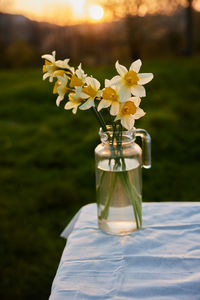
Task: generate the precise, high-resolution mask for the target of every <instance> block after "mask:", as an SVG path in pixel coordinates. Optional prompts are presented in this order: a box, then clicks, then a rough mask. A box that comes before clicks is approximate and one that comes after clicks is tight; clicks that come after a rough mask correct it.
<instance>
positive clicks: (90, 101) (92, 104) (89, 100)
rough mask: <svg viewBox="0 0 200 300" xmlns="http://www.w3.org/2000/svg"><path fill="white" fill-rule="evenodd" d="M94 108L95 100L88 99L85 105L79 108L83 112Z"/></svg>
mask: <svg viewBox="0 0 200 300" xmlns="http://www.w3.org/2000/svg"><path fill="white" fill-rule="evenodd" d="M92 106H95V105H94V99H88V100H87V101H86V102H85V103H83V104H82V105H81V106H80V107H79V108H80V109H81V110H86V109H89V108H91V107H92Z"/></svg>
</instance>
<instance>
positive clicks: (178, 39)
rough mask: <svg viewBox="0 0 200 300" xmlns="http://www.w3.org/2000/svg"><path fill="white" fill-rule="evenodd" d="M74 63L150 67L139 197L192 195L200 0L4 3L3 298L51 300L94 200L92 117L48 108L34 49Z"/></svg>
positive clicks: (199, 107) (48, 90) (0, 62)
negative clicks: (76, 230) (71, 225)
mask: <svg viewBox="0 0 200 300" xmlns="http://www.w3.org/2000/svg"><path fill="white" fill-rule="evenodd" d="M53 50H56V53H57V59H64V58H70V61H71V65H74V66H77V65H78V64H79V63H80V62H82V66H83V69H84V70H85V71H86V72H87V73H88V74H92V75H93V76H94V77H96V78H97V79H98V80H99V81H100V82H101V83H102V84H103V83H104V79H105V78H107V79H110V78H112V77H113V76H114V75H116V70H115V68H114V63H115V61H116V60H117V59H118V60H119V61H120V63H121V64H125V65H126V66H129V65H130V63H131V62H132V61H133V60H135V59H137V58H141V59H142V61H143V66H142V69H141V71H142V72H153V73H154V76H155V77H154V80H153V81H152V82H151V83H150V84H148V85H147V86H146V89H147V97H146V98H145V99H143V101H142V108H143V109H144V110H145V111H146V112H147V114H146V116H145V117H144V118H142V119H140V120H138V121H137V123H136V127H138V128H139V127H141V128H145V129H146V130H147V131H148V132H149V133H150V134H151V136H152V169H150V170H143V199H144V201H149V202H152V201H153V202H155V201H156V202H162V201H199V182H200V176H199V170H200V165H199V152H200V143H199V115H200V1H199V0H193V1H192V0H162V1H159V0H132V1H131V0H109V1H104V0H99V1H97V0H96V1H95V0H57V1H56V0H54V1H53V0H43V1H41V0H40V1H39V0H37V1H36V0H28V1H25V0H13V1H12V0H10V1H9V0H6V1H4V0H1V1H0V51H1V56H0V99H1V106H0V228H1V242H0V273H1V281H0V298H1V299H3V300H7V299H8V300H9V299H38V300H39V299H47V298H48V296H49V294H50V288H51V284H52V280H53V278H54V276H55V272H56V270H57V266H58V263H59V259H60V256H61V254H62V250H63V247H64V245H65V240H63V239H61V238H60V237H59V234H60V233H61V231H62V230H63V229H64V227H65V226H66V225H67V223H68V222H69V221H70V219H71V218H72V216H73V215H74V214H75V213H76V212H77V210H78V209H79V208H80V207H81V206H83V205H85V204H87V203H91V202H95V177H94V148H95V146H96V145H97V144H98V143H99V137H98V129H99V128H98V127H99V126H98V124H97V121H96V120H95V119H94V116H93V114H92V113H91V112H90V111H84V112H81V111H79V112H78V113H77V115H72V113H71V111H65V110H64V109H63V106H64V104H63V105H62V104H61V106H60V107H59V108H58V107H56V105H55V100H56V95H53V94H52V88H53V87H52V85H50V83H49V82H48V81H42V60H41V55H42V54H47V53H51V52H52V51H53Z"/></svg>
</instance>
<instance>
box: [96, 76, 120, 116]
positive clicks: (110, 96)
mask: <svg viewBox="0 0 200 300" xmlns="http://www.w3.org/2000/svg"><path fill="white" fill-rule="evenodd" d="M118 90H119V88H118V87H116V86H112V87H111V86H110V80H107V79H106V80H105V88H104V89H103V90H102V96H101V97H102V100H101V101H100V103H99V105H98V109H97V110H98V111H100V110H101V109H102V108H107V107H109V106H110V114H111V115H112V116H116V115H117V114H118V113H119V109H120V102H119V101H120V99H119V94H118Z"/></svg>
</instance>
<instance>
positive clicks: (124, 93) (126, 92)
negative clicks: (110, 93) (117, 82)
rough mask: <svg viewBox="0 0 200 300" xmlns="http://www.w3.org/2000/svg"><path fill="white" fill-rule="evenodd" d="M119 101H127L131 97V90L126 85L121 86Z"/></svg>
mask: <svg viewBox="0 0 200 300" xmlns="http://www.w3.org/2000/svg"><path fill="white" fill-rule="evenodd" d="M118 94H119V101H120V102H126V101H127V100H128V99H129V98H130V97H131V91H130V89H129V88H127V87H125V86H121V87H120V89H119V92H118Z"/></svg>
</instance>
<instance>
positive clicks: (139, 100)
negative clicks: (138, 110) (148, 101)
mask: <svg viewBox="0 0 200 300" xmlns="http://www.w3.org/2000/svg"><path fill="white" fill-rule="evenodd" d="M128 101H132V102H133V103H134V104H135V106H136V107H138V106H139V105H140V102H141V99H140V98H139V97H131V98H130V99H128Z"/></svg>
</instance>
